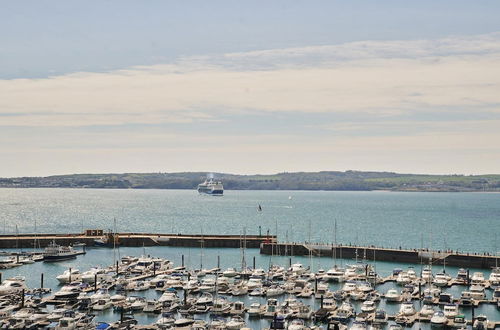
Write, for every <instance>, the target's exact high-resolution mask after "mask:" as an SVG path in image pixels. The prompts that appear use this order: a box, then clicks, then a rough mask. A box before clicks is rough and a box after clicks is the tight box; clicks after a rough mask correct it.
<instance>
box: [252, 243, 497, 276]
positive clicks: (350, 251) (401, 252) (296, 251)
mask: <svg viewBox="0 0 500 330" xmlns="http://www.w3.org/2000/svg"><path fill="white" fill-rule="evenodd" d="M260 253H261V254H266V255H280V256H308V255H312V256H323V257H332V258H333V257H337V258H344V259H356V258H357V259H359V260H361V259H365V260H368V261H377V260H378V261H390V262H401V263H413V264H419V263H424V264H429V263H431V264H433V265H444V264H446V265H449V266H456V267H464V268H484V269H489V268H492V267H495V265H498V264H500V257H498V256H492V255H486V254H474V253H459V252H456V251H444V252H443V251H428V250H420V249H413V250H409V249H389V248H381V247H373V246H368V247H367V246H343V245H337V246H334V245H319V244H304V243H275V242H272V243H271V242H270V243H262V244H261V246H260Z"/></svg>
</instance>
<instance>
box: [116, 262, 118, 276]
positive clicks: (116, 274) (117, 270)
mask: <svg viewBox="0 0 500 330" xmlns="http://www.w3.org/2000/svg"><path fill="white" fill-rule="evenodd" d="M116 276H118V261H116Z"/></svg>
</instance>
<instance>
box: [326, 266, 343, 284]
mask: <svg viewBox="0 0 500 330" xmlns="http://www.w3.org/2000/svg"><path fill="white" fill-rule="evenodd" d="M344 273H345V269H343V268H337V267H333V268H332V269H330V270H328V271H327V272H326V275H325V276H324V277H323V279H324V280H325V281H329V282H343V281H344Z"/></svg>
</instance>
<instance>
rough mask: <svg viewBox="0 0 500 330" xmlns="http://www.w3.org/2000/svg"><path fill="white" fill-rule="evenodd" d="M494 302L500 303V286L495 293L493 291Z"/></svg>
mask: <svg viewBox="0 0 500 330" xmlns="http://www.w3.org/2000/svg"><path fill="white" fill-rule="evenodd" d="M493 300H494V301H496V302H500V286H497V287H496V288H495V291H493Z"/></svg>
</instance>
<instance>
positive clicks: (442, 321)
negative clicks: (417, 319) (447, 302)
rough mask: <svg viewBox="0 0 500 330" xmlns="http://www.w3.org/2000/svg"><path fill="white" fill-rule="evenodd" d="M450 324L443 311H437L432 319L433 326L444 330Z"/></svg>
mask: <svg viewBox="0 0 500 330" xmlns="http://www.w3.org/2000/svg"><path fill="white" fill-rule="evenodd" d="M446 323H448V319H447V318H446V316H445V315H444V313H443V312H442V311H437V312H435V313H434V315H432V317H431V326H432V327H438V328H442V327H444V326H445V325H446Z"/></svg>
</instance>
